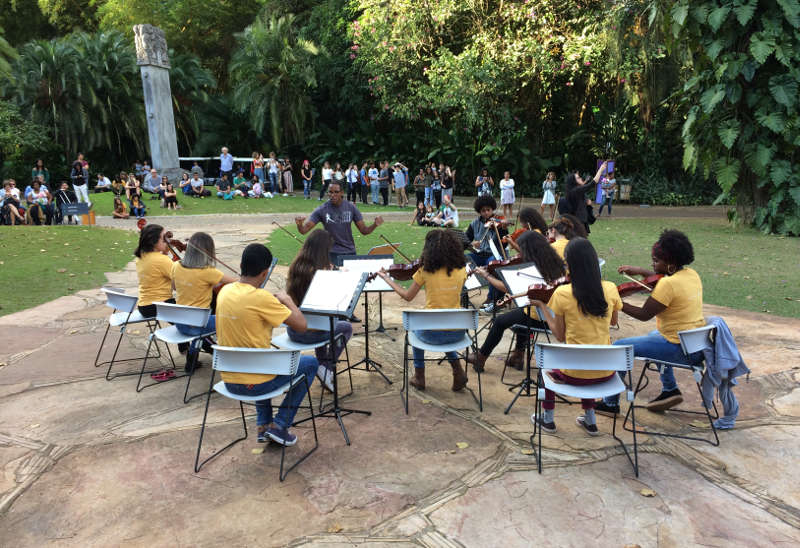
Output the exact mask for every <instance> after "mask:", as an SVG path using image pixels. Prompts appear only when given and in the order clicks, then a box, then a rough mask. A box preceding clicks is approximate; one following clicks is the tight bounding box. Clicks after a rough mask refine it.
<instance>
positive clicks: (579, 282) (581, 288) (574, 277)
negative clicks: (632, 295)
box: [564, 237, 608, 318]
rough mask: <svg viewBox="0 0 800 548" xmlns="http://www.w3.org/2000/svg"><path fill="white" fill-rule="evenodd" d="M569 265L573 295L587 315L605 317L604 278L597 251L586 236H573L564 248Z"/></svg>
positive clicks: (606, 311) (606, 304)
mask: <svg viewBox="0 0 800 548" xmlns="http://www.w3.org/2000/svg"><path fill="white" fill-rule="evenodd" d="M564 257H565V258H566V260H567V266H568V267H569V275H570V282H571V283H572V296H573V297H575V300H576V301H578V308H580V311H581V312H582V313H583V314H584V315H585V316H597V317H599V318H603V317H605V315H606V314H607V313H608V303H607V302H606V296H605V293H604V292H603V279H602V276H601V274H600V262H599V261H598V260H597V252H596V251H595V250H594V247H592V244H591V243H590V242H589V240H587V239H586V238H580V237H578V238H573V239H572V240H570V242H569V243H568V244H567V247H566V248H565V249H564Z"/></svg>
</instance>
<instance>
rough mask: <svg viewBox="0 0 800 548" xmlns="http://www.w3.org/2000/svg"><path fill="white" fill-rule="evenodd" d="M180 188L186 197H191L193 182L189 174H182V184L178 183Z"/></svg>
mask: <svg viewBox="0 0 800 548" xmlns="http://www.w3.org/2000/svg"><path fill="white" fill-rule="evenodd" d="M178 188H180V189H181V192H183V195H184V196H191V195H192V180H191V179H190V178H189V174H188V173H186V172H185V171H184V172H183V173H181V182H180V183H178Z"/></svg>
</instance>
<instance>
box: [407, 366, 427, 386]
mask: <svg viewBox="0 0 800 548" xmlns="http://www.w3.org/2000/svg"><path fill="white" fill-rule="evenodd" d="M408 384H410V385H411V386H413V387H414V388H416V389H417V390H420V391H423V390H425V368H424V367H415V368H414V376H413V377H411V378H410V379H408Z"/></svg>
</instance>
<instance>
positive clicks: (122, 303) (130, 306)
mask: <svg viewBox="0 0 800 548" xmlns="http://www.w3.org/2000/svg"><path fill="white" fill-rule="evenodd" d="M100 291H102V292H103V293H105V295H106V306H107V307H109V308H111V309H113V310H114V312H112V313H111V315H110V316H109V318H108V325H107V326H106V332H105V333H104V334H103V340H102V341H101V342H100V348H98V349H97V355H96V356H95V358H94V366H95V367H100V366H101V365H106V364H108V369H107V370H106V380H107V381H110V380H111V379H115V378H116V377H124V376H128V375H136V374H137V373H136V372H130V373H118V374H116V375H114V376H113V377H112V376H111V368H112V367H114V364H115V363H120V362H130V361H139V360H141V359H142V358H141V357H136V358H123V359H119V360H118V359H117V352H118V351H119V346H120V343H122V336H123V335H124V334H125V331H126V329H127V327H128V326H129V325H135V324H140V323H144V324H146V326H147V329H148V331H149V332H150V333H151V334H152V333H153V331H155V329H156V328H157V327H160V325H159V323H158V321H157V320H156V318H155V317H152V318H145V317H144V316H142V315H141V314H140V313H139V309H138V308H137V304H138V302H139V298H138V297H136V296H135V295H127V294H125V292H124V291H123V290H122V289H117V288H108V287H103V288H101V289H100ZM112 327H118V328H119V338H117V344H116V346H115V347H114V354H113V355H112V356H111V359H110V360H108V361H103V362H101V361H99V360H100V354H101V353H102V352H103V346H105V344H106V338H107V337H108V332H109V331H110V330H111V328H112ZM167 351H168V352H169V348H167ZM148 352H149V348H148ZM151 357H152V358H160V357H161V348H160V347H159V346H158V344H156V354H155V355H153V356H151ZM170 357H171V356H170Z"/></svg>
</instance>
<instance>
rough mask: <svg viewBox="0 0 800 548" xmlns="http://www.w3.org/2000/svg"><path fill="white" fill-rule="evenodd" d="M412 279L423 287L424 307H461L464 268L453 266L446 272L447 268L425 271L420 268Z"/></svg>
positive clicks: (465, 271) (464, 275)
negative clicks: (453, 267) (448, 272)
mask: <svg viewBox="0 0 800 548" xmlns="http://www.w3.org/2000/svg"><path fill="white" fill-rule="evenodd" d="M412 279H413V280H414V281H415V282H417V285H419V286H420V287H424V288H425V308H461V288H462V287H464V281H465V280H466V279H467V269H466V268H455V269H453V270H452V271H451V272H450V275H448V274H447V268H440V269H439V270H437V271H436V272H426V271H425V270H423V269H422V268H420V269H419V270H417V271H416V272H415V273H414V276H413V277H412Z"/></svg>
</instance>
